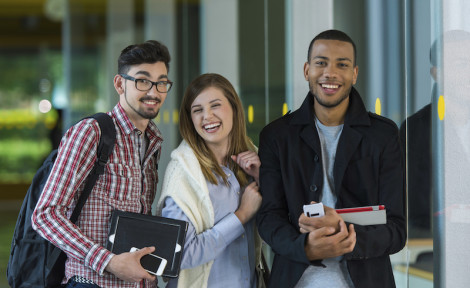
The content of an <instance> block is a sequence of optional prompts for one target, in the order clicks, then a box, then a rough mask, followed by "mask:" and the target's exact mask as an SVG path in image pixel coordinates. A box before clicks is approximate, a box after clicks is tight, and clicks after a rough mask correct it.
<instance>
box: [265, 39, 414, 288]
mask: <svg viewBox="0 0 470 288" xmlns="http://www.w3.org/2000/svg"><path fill="white" fill-rule="evenodd" d="M357 75H358V67H357V65H356V51H355V44H354V42H353V41H352V40H351V38H349V36H347V35H346V34H345V33H343V32H341V31H338V30H328V31H324V32H322V33H320V34H319V35H317V36H316V37H315V38H314V39H313V40H312V42H311V43H310V47H309V52H308V61H307V62H306V63H305V65H304V76H305V79H306V80H307V81H308V82H309V87H310V92H309V93H308V95H307V97H306V98H305V100H304V102H303V104H302V106H301V107H300V108H299V109H298V110H296V111H294V112H293V113H291V114H288V115H285V116H283V117H281V118H280V119H278V120H275V121H274V122H272V123H270V124H269V125H268V126H266V127H265V128H264V129H263V131H262V132H261V134H260V147H259V156H260V159H261V169H260V186H261V192H262V195H263V202H262V205H261V208H260V210H259V212H258V217H257V222H258V227H259V232H260V235H261V237H262V238H263V239H264V240H265V241H266V242H267V244H269V245H270V246H271V248H272V249H273V251H274V252H275V258H274V263H273V267H272V273H271V279H270V282H269V286H270V287H283V288H284V287H357V288H361V287H367V288H368V287H395V281H394V278H393V272H392V267H391V263H390V258H389V255H390V254H393V253H397V252H399V251H400V250H401V249H402V248H403V247H404V245H405V241H406V221H405V189H404V188H405V186H404V170H403V158H402V151H401V148H400V142H399V134H398V128H397V126H396V125H395V123H394V122H392V121H391V120H388V119H386V118H384V117H381V116H378V115H376V114H373V113H368V112H367V111H366V110H365V107H364V104H363V102H362V100H361V97H360V95H359V93H358V92H357V91H356V89H355V88H354V87H353V85H354V84H355V83H356V80H357ZM330 129H333V130H334V131H336V132H334V135H333V134H329V132H328V131H330ZM332 135H333V136H332ZM335 137H336V138H335ZM325 139H326V140H325ZM332 146H333V147H332ZM336 147H337V148H336ZM330 168H331V169H330ZM312 201H315V202H323V203H324V204H325V203H327V204H329V205H330V206H328V205H326V206H325V216H324V217H317V218H309V217H306V216H305V215H303V210H302V209H303V205H305V204H310V203H311V202H312ZM370 205H385V207H386V214H387V223H386V224H382V225H369V226H361V225H353V224H350V223H345V222H344V221H343V220H342V218H341V217H340V216H339V215H338V214H337V213H336V211H335V210H334V209H333V208H348V207H360V206H370Z"/></svg>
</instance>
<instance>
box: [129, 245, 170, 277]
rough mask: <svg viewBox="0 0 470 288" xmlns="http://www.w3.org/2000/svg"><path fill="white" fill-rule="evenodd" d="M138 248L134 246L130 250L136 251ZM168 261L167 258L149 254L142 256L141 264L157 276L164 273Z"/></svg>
mask: <svg viewBox="0 0 470 288" xmlns="http://www.w3.org/2000/svg"><path fill="white" fill-rule="evenodd" d="M138 250H139V249H138V248H136V247H132V248H131V250H130V252H135V251H138ZM166 263H167V260H166V259H164V258H162V257H159V256H157V255H154V254H147V255H144V256H142V258H140V264H141V265H142V267H143V268H144V269H145V270H146V271H147V272H149V273H150V274H152V275H155V276H161V275H162V274H163V270H165V267H166Z"/></svg>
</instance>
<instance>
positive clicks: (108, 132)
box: [70, 113, 116, 224]
mask: <svg viewBox="0 0 470 288" xmlns="http://www.w3.org/2000/svg"><path fill="white" fill-rule="evenodd" d="M87 118H94V119H95V120H96V121H98V124H99V125H100V130H101V137H100V142H99V144H98V152H97V158H96V163H95V165H94V166H93V169H92V170H91V172H90V174H89V178H88V181H87V183H86V184H85V187H84V189H83V191H82V194H81V195H80V197H79V198H78V201H77V205H76V206H75V209H74V210H73V212H72V216H71V217H70V221H71V222H72V223H74V224H75V222H77V220H78V216H80V213H81V212H82V208H83V206H84V205H85V203H86V201H87V199H88V196H90V193H91V190H92V189H93V186H95V183H96V181H97V180H98V177H99V176H100V175H101V174H103V173H104V167H105V166H106V163H107V162H108V159H109V156H110V155H111V154H112V153H113V149H114V143H115V142H116V128H115V126H114V122H113V119H112V118H111V116H109V115H108V114H106V113H96V114H94V115H92V116H90V117H87Z"/></svg>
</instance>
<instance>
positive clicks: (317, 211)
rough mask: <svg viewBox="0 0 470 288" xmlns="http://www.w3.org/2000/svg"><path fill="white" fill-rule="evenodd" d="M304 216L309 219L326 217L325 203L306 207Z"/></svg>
mask: <svg viewBox="0 0 470 288" xmlns="http://www.w3.org/2000/svg"><path fill="white" fill-rule="evenodd" d="M304 214H305V216H307V217H322V216H325V209H324V208H323V203H321V202H320V203H314V204H309V205H304Z"/></svg>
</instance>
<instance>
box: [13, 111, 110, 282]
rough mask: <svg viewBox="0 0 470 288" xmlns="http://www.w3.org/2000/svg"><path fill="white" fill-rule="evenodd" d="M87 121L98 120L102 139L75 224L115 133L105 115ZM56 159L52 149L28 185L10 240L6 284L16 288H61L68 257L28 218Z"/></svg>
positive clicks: (77, 208)
mask: <svg viewBox="0 0 470 288" xmlns="http://www.w3.org/2000/svg"><path fill="white" fill-rule="evenodd" d="M88 118H94V119H96V120H97V121H98V123H99V125H100V129H101V138H100V142H99V144H98V154H97V156H98V157H97V161H96V163H95V165H94V167H93V169H92V170H91V172H90V174H89V176H88V180H87V183H86V184H85V188H84V190H83V192H82V194H81V195H80V198H79V199H78V202H77V205H76V206H75V209H74V210H73V213H72V216H71V217H70V221H72V222H73V223H75V222H76V221H77V219H78V216H79V215H80V212H81V210H82V208H83V205H85V202H86V200H87V198H88V196H89V195H90V192H91V190H92V189H93V186H94V185H95V183H96V180H98V177H99V175H101V174H103V173H104V167H105V165H106V163H107V162H108V158H109V156H110V155H111V153H112V152H113V149H114V143H115V142H116V130H115V127H114V122H113V120H112V118H111V117H110V116H109V115H108V114H106V113H97V114H95V115H93V116H90V117H88ZM56 157H57V150H53V151H52V152H51V153H50V154H49V156H48V157H47V159H46V160H45V161H44V163H43V164H42V166H41V167H40V168H39V170H38V171H37V172H36V175H34V178H33V181H32V183H31V186H30V187H29V189H28V192H27V193H26V196H25V199H24V201H23V205H21V209H20V213H19V216H18V220H17V221H16V226H15V231H14V234H13V239H12V241H11V250H10V259H9V261H8V267H7V278H8V284H10V286H11V287H12V288H16V287H60V286H61V281H62V279H63V278H64V273H65V260H66V259H67V255H66V254H65V253H64V252H63V251H62V250H60V249H59V248H57V247H56V246H54V245H53V244H52V243H50V242H49V241H47V240H46V239H44V238H42V237H41V236H39V234H37V233H36V231H34V230H33V228H32V227H31V216H32V214H33V211H34V208H35V207H36V204H37V202H38V200H39V197H40V196H41V193H42V190H43V189H44V185H45V184H46V181H47V178H48V177H49V174H50V173H51V170H52V167H53V166H54V162H55V160H56Z"/></svg>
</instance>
